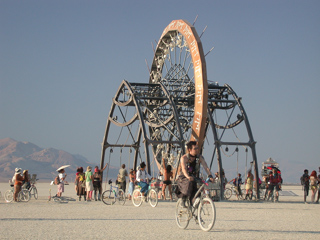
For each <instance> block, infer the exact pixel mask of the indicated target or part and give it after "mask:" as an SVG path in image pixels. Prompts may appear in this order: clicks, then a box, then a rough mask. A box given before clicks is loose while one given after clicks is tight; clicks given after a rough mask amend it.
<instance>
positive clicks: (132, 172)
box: [128, 169, 136, 200]
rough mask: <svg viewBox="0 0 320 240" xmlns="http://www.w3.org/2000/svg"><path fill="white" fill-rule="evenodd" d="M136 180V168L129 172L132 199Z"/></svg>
mask: <svg viewBox="0 0 320 240" xmlns="http://www.w3.org/2000/svg"><path fill="white" fill-rule="evenodd" d="M135 181H136V170H134V169H130V172H129V190H128V193H129V200H131V196H132V194H133V190H134V183H135Z"/></svg>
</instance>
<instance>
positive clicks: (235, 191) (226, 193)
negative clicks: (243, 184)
mask: <svg viewBox="0 0 320 240" xmlns="http://www.w3.org/2000/svg"><path fill="white" fill-rule="evenodd" d="M245 193H246V190H245V189H241V193H239V192H238V188H237V187H236V186H235V185H233V184H232V185H231V188H226V189H225V190H224V199H229V198H231V196H232V195H236V196H237V198H238V200H241V199H244V196H245Z"/></svg>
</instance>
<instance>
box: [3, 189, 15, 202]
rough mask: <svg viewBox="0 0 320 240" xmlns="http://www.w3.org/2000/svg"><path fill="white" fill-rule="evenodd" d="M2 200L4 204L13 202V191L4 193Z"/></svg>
mask: <svg viewBox="0 0 320 240" xmlns="http://www.w3.org/2000/svg"><path fill="white" fill-rule="evenodd" d="M4 199H5V200H6V202H12V201H13V191H11V190H7V191H6V192H5V193H4Z"/></svg>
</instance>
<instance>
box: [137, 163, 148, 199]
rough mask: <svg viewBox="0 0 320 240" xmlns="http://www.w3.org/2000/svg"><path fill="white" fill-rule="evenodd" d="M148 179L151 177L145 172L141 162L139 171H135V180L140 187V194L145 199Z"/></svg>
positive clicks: (144, 166)
mask: <svg viewBox="0 0 320 240" xmlns="http://www.w3.org/2000/svg"><path fill="white" fill-rule="evenodd" d="M149 178H151V176H150V175H149V174H148V173H147V171H146V164H145V163H144V162H142V163H141V164H140V168H139V170H138V171H137V177H136V180H137V182H138V185H139V186H140V187H141V189H140V192H141V194H142V196H143V197H145V193H147V192H148V189H149V184H148V179H149Z"/></svg>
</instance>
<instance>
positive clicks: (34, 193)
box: [23, 179, 39, 199]
mask: <svg viewBox="0 0 320 240" xmlns="http://www.w3.org/2000/svg"><path fill="white" fill-rule="evenodd" d="M38 180H39V179H35V181H30V187H29V188H27V187H25V186H24V185H23V189H26V190H28V191H29V195H30V199H31V197H32V196H33V197H34V199H38V190H37V188H36V186H35V184H36V181H38Z"/></svg>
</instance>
